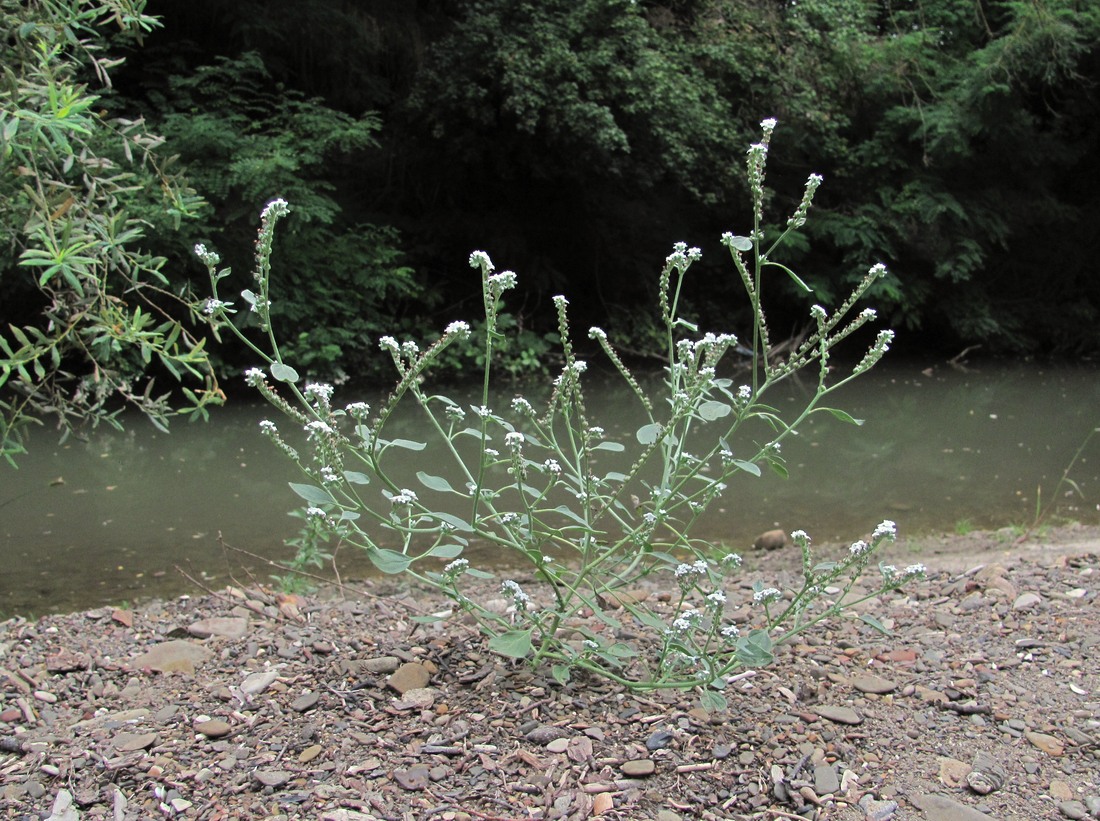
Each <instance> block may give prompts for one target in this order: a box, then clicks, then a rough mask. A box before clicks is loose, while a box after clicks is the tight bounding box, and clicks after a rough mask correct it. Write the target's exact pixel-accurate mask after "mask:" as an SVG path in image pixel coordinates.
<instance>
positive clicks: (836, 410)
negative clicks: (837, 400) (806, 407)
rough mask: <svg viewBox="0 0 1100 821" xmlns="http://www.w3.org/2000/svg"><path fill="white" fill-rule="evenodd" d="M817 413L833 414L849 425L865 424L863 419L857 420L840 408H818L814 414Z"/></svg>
mask: <svg viewBox="0 0 1100 821" xmlns="http://www.w3.org/2000/svg"><path fill="white" fill-rule="evenodd" d="M817 411H825V413H831V414H832V415H833V416H835V417H836V418H837V419H839V420H840V421H841V422H847V423H848V424H849V425H862V424H863V420H862V419H856V418H855V417H854V416H852V415H851V414H849V413H845V412H844V411H842V410H840V408H816V409H815V411H814V412H815V413H816V412H817Z"/></svg>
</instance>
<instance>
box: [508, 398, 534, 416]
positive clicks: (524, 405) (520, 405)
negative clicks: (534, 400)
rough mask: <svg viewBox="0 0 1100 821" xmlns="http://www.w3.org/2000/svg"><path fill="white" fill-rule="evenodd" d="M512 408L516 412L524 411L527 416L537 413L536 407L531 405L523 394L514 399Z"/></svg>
mask: <svg viewBox="0 0 1100 821" xmlns="http://www.w3.org/2000/svg"><path fill="white" fill-rule="evenodd" d="M512 410H513V411H514V412H516V413H522V414H523V415H525V416H534V414H535V409H534V408H533V407H531V403H530V402H528V401H527V400H526V399H524V398H523V397H522V396H517V397H515V398H514V399H512Z"/></svg>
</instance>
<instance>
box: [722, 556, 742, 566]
mask: <svg viewBox="0 0 1100 821" xmlns="http://www.w3.org/2000/svg"><path fill="white" fill-rule="evenodd" d="M743 561H744V560H743V559H742V558H741V556H740V555H739V554H737V553H727V554H726V555H725V556H723V557H722V565H723V566H724V567H733V568H737V567H740V566H741V563H742V562H743Z"/></svg>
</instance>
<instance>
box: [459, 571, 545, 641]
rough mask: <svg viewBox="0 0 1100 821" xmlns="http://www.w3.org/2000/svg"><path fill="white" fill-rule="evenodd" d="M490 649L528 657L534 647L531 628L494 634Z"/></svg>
mask: <svg viewBox="0 0 1100 821" xmlns="http://www.w3.org/2000/svg"><path fill="white" fill-rule="evenodd" d="M467 572H469V571H467ZM489 649H490V650H492V651H493V652H494V653H499V654H500V655H502V656H507V657H508V658H513V659H522V658H526V657H527V656H529V655H531V651H532V650H533V649H534V648H533V646H532V644H531V631H530V630H529V629H528V630H509V631H508V632H507V633H501V634H500V635H499V636H493V637H492V638H491V639H489Z"/></svg>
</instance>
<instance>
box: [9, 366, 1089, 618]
mask: <svg viewBox="0 0 1100 821" xmlns="http://www.w3.org/2000/svg"><path fill="white" fill-rule="evenodd" d="M1098 377H1100V372H1098V371H1097V370H1095V369H1085V368H1040V367H1031V366H1012V367H1006V366H999V365H984V366H982V367H980V368H979V369H977V370H975V371H973V372H970V373H962V372H958V371H954V370H951V369H948V368H937V369H936V370H935V371H934V372H933V373H931V375H926V374H924V373H921V372H920V369H919V367H905V366H897V365H895V366H892V367H889V368H887V367H881V369H880V370H878V371H877V372H873V373H871V374H869V375H868V376H866V377H864V378H863V379H862V380H857V382H855V383H854V384H853V385H851V386H849V387H848V388H846V391H845V392H844V393H842V394H840V395H839V397H838V398H837V399H836V400H835V401H834V402H832V403H831V404H833V405H836V406H839V407H843V408H845V409H846V410H848V411H850V412H851V413H852V414H853V415H854V416H857V417H860V418H864V419H866V420H867V422H866V424H865V425H864V426H863V427H861V428H855V427H852V426H850V425H844V424H842V423H840V422H837V421H836V420H834V419H832V418H831V417H826V416H825V415H823V414H819V415H817V416H815V417H813V418H812V424H809V425H807V426H806V427H805V428H804V429H803V434H802V436H800V437H799V438H798V439H797V440H795V441H791V442H790V443H789V444H785V445H784V451H783V452H784V455H785V457H786V459H787V461H788V464H789V467H790V470H791V478H790V479H787V480H783V479H780V478H779V477H776V476H773V475H769V474H766V475H765V476H763V477H762V478H759V479H756V478H754V477H752V476H749V475H748V474H744V475H742V476H741V477H740V478H739V479H738V480H737V483H736V484H734V485H733V486H731V489H730V491H728V492H727V494H726V495H725V497H724V498H723V499H722V500H721V501H722V505H723V506H722V508H721V509H720V510H719V511H715V512H714V513H713V515H711V516H710V518H709V519H708V520H707V522H706V523H705V531H706V532H704V533H700V534H699V535H705V536H709V537H711V538H715V539H722V540H725V541H726V542H728V543H730V544H733V545H743V544H747V543H748V542H751V540H752V539H753V537H754V536H755V535H756V534H757V533H759V532H760V531H762V530H766V529H769V528H772V527H776V526H778V527H782V528H784V529H786V530H788V531H789V530H792V529H795V528H803V529H805V530H806V531H808V532H809V533H810V535H811V536H812V537H813V538H814V540H815V541H816V542H818V543H822V542H826V541H831V540H840V541H844V540H849V541H850V540H852V539H854V538H857V537H858V536H860V535H861V534H863V533H866V532H867V531H868V530H869V529H870V528H871V527H873V526H874V525H875V524H876V523H877V522H878V521H880V520H881V519H883V518H890V519H894V520H896V521H897V523H898V526H899V529H900V530H901V532H902V535H913V534H919V533H921V532H928V531H939V530H953V529H955V528H956V526H957V525H958V524H959V523H960V522H967V523H969V525H971V526H973V527H999V526H1003V525H1006V524H1010V523H1024V522H1030V521H1031V519H1032V518H1033V517H1034V515H1035V506H1036V498H1037V491H1038V490H1039V489H1040V488H1041V493H1042V495H1041V499H1042V502H1043V503H1044V504H1045V503H1046V502H1047V501H1048V500H1050V499H1051V496H1052V495H1053V491H1054V488H1055V486H1056V484H1057V483H1058V480H1059V478H1060V477H1061V475H1062V472H1063V470H1064V469H1065V468H1066V466H1067V464H1068V463H1069V461H1070V459H1071V458H1072V457H1073V454H1074V452H1075V451H1076V450H1077V449H1078V447H1079V446H1080V445H1081V443H1082V442H1083V441H1084V439H1085V437H1086V436H1087V435H1088V432H1089V431H1090V430H1091V429H1092V428H1093V427H1096V426H1100V378H1098ZM608 384H610V385H614V383H613V382H609V383H608ZM801 394H802V391H801V390H800V388H799V386H797V385H791V386H790V387H789V388H788V390H787V392H786V393H785V394H783V395H780V396H772V397H771V399H772V401H773V402H774V403H777V404H779V406H780V407H782V406H783V405H784V404H790V405H791V406H792V407H793V403H794V402H796V401H798V400H799V399H801V398H802V396H801ZM338 398H339V399H341V400H343V399H350V398H354V397H348V396H346V395H342V396H340V397H338ZM504 404H505V402H504V401H503V400H502V402H501V406H503V405H504ZM589 409H590V412H591V415H592V416H593V417H594V419H595V420H596V421H598V422H599V423H600V424H602V425H603V426H604V427H605V428H607V429H608V431H609V433H614V432H616V431H619V430H623V429H627V430H633V429H634V428H635V427H636V425H637V424H638V422H637V421H636V415H635V412H634V409H633V406H632V404H631V400H630V397H629V396H628V395H626V394H625V393H624V392H623V391H620V390H607V389H601V387H600V386H599V385H594V386H593V388H592V389H591V390H590V392H589ZM268 415H270V413H269V412H268V411H267V410H266V409H265V408H264V407H261V406H245V405H237V406H236V407H230V408H226V409H223V410H220V411H216V416H215V419H214V421H213V423H211V424H208V425H201V424H197V425H188V424H186V423H184V424H180V425H178V426H177V427H175V428H174V429H173V432H172V433H171V434H170V435H164V434H161V433H158V432H156V431H154V430H153V429H152V428H150V427H149V426H148V425H147V424H145V423H143V422H141V421H140V420H134V421H133V422H132V423H131V428H130V430H129V431H128V432H126V433H124V434H119V433H115V432H110V431H105V432H102V433H100V434H97V435H96V436H95V437H94V438H93V439H92V440H91V441H89V442H75V443H69V444H66V445H64V446H57V445H56V444H54V442H53V441H52V440H51V439H50V438H49V437H48V435H47V434H45V433H41V432H38V433H36V434H35V438H34V440H33V442H32V453H31V455H30V457H28V458H24V459H23V461H22V462H21V463H20V469H19V470H18V471H11V470H10V469H7V468H3V467H2V466H0V613H3V614H11V613H27V612H29V613H35V614H41V613H45V612H49V611H56V610H72V609H78V608H83V607H89V606H94V605H100V604H119V603H121V602H124V601H134V600H138V599H143V598H148V597H150V596H161V595H173V594H177V593H181V592H189V591H193V590H194V586H193V585H192V584H191V583H190V582H188V581H187V580H186V579H185V578H183V576H182V575H181V574H180V572H179V571H178V570H177V567H178V568H183V569H184V570H186V571H187V572H188V573H190V574H191V575H193V576H194V577H196V578H203V579H205V580H206V581H207V582H208V583H209V584H210V585H212V586H222V585H224V584H226V583H228V582H230V581H231V580H232V578H234V577H236V578H237V579H240V580H242V581H247V580H248V573H249V572H254V573H255V574H256V575H257V576H258V577H259V578H261V579H265V578H266V576H267V575H268V574H269V572H271V571H270V569H268V568H262V567H261V568H258V569H257V568H256V563H255V562H250V561H249V560H248V559H247V558H245V557H243V556H242V555H241V554H239V553H235V552H233V551H226V550H223V549H222V548H221V547H220V546H219V544H218V540H217V534H218V533H219V531H220V532H221V534H222V535H223V538H224V541H225V542H226V543H228V544H230V545H233V546H235V547H238V548H243V549H244V550H247V551H250V552H252V553H256V554H259V555H261V556H266V557H271V558H275V559H287V558H289V557H290V556H291V555H292V551H291V550H290V549H289V548H287V547H286V546H285V545H284V544H283V541H284V539H286V538H287V537H289V536H292V535H293V534H294V533H295V532H296V530H297V528H296V527H295V523H296V521H297V520H295V519H291V518H290V517H288V516H287V510H289V509H290V508H292V507H294V506H296V505H297V504H298V499H297V497H296V496H294V495H293V494H292V493H291V492H290V490H289V489H288V488H287V484H286V483H287V481H289V480H292V481H301V479H300V477H299V476H297V475H296V474H295V473H294V471H293V465H292V464H291V463H290V462H288V461H285V460H284V458H283V457H282V456H281V455H280V454H279V453H278V452H277V451H276V450H275V449H274V448H273V447H272V446H271V445H270V443H269V442H268V441H267V440H266V439H264V438H263V437H262V436H261V435H260V434H259V433H258V431H257V429H256V422H257V421H258V420H259V419H261V418H264V417H266V416H268ZM401 424H402V427H403V430H402V431H401V432H400V433H399V434H398V433H396V432H395V435H401V436H406V437H408V438H410V439H417V438H418V425H419V421H418V419H417V414H416V413H415V412H414V410H413V409H412V408H411V406H410V410H409V413H408V416H407V417H406V418H403V419H402V420H401ZM419 438H421V439H423V438H426V436H423V435H421V436H419ZM433 472H439V471H438V470H436V471H433ZM1071 478H1073V480H1074V481H1075V482H1076V483H1077V485H1078V487H1080V489H1081V490H1082V491H1083V493H1084V497H1085V498H1084V499H1081V498H1080V497H1077V496H1070V497H1063V498H1060V499H1058V500H1057V501H1058V503H1059V505H1060V506H1061V508H1062V510H1063V511H1064V512H1065V513H1066V514H1067V515H1070V516H1072V517H1073V518H1076V519H1080V520H1082V521H1087V522H1094V521H1096V520H1097V519H1098V518H1100V514H1098V512H1097V511H1098V505H1100V434H1098V435H1097V437H1096V438H1094V439H1093V440H1092V441H1091V442H1090V443H1089V446H1088V448H1087V449H1086V451H1085V453H1084V454H1083V458H1082V459H1081V460H1080V461H1079V462H1078V464H1077V466H1076V467H1075V469H1074V471H1073V473H1072V474H1071ZM410 486H412V487H415V486H416V485H415V484H410ZM1063 490H1069V488H1063ZM347 558H348V559H349V560H351V559H354V558H355V557H353V556H351V555H350V554H349V555H348V556H347ZM347 569H348V572H349V573H351V574H355V573H362V572H364V571H363V564H362V563H358V564H357V563H355V562H352V563H351V564H350V566H349V567H348V568H347Z"/></svg>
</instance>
